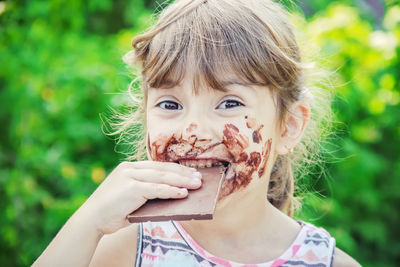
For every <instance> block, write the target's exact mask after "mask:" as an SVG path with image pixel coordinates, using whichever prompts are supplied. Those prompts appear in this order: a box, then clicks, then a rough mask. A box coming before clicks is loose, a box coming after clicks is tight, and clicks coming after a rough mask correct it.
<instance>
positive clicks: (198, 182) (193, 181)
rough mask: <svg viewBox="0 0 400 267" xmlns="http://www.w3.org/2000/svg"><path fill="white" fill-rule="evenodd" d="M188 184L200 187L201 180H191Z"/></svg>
mask: <svg viewBox="0 0 400 267" xmlns="http://www.w3.org/2000/svg"><path fill="white" fill-rule="evenodd" d="M190 183H191V184H193V185H200V184H201V180H200V179H199V178H193V179H192V180H191V181H190Z"/></svg>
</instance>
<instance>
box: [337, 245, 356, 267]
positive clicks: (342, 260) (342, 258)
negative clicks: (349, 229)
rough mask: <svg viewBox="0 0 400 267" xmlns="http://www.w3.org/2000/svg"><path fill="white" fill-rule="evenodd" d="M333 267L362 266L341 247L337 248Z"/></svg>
mask: <svg viewBox="0 0 400 267" xmlns="http://www.w3.org/2000/svg"><path fill="white" fill-rule="evenodd" d="M334 255H335V256H334V258H333V265H332V266H333V267H342V266H343V267H360V266H361V265H360V264H359V263H358V262H357V261H356V260H354V259H353V258H352V257H350V256H349V255H347V254H346V253H345V252H344V251H342V250H341V249H339V248H335V254H334Z"/></svg>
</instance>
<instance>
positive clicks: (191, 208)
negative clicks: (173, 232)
mask: <svg viewBox="0 0 400 267" xmlns="http://www.w3.org/2000/svg"><path fill="white" fill-rule="evenodd" d="M198 171H199V172H201V174H202V185H201V187H200V188H199V189H195V190H189V194H188V196H187V197H186V198H183V199H151V200H148V201H147V202H146V203H145V204H144V205H143V206H142V207H140V208H139V209H137V210H136V211H134V212H132V213H131V214H129V215H128V220H129V222H131V223H138V222H146V221H152V222H159V221H169V220H176V221H185V220H211V219H212V218H213V214H214V211H215V206H216V205H217V201H218V197H219V192H220V190H221V187H222V182H223V179H224V176H225V167H223V166H219V167H211V168H199V169H198Z"/></svg>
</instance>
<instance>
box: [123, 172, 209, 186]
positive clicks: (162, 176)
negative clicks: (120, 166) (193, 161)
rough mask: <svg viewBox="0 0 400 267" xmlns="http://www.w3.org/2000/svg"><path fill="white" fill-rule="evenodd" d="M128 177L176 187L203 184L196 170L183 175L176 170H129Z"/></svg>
mask: <svg viewBox="0 0 400 267" xmlns="http://www.w3.org/2000/svg"><path fill="white" fill-rule="evenodd" d="M128 177H130V178H133V179H135V180H137V181H141V182H147V183H161V184H167V185H171V186H175V187H186V188H188V189H197V188H199V187H200V186H201V180H200V176H199V175H198V174H196V172H194V173H191V175H190V176H182V175H179V174H177V173H174V172H166V171H158V170H151V169H139V170H134V171H133V170H132V171H130V170H129V174H128Z"/></svg>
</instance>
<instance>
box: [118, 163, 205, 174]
mask: <svg viewBox="0 0 400 267" xmlns="http://www.w3.org/2000/svg"><path fill="white" fill-rule="evenodd" d="M124 164H125V165H126V167H127V168H135V169H150V168H152V169H157V170H160V171H166V172H174V173H179V174H182V175H186V176H190V175H191V174H192V173H193V172H197V170H196V169H195V168H190V167H186V166H184V165H181V164H178V163H175V162H160V161H150V160H147V161H137V162H124Z"/></svg>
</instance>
